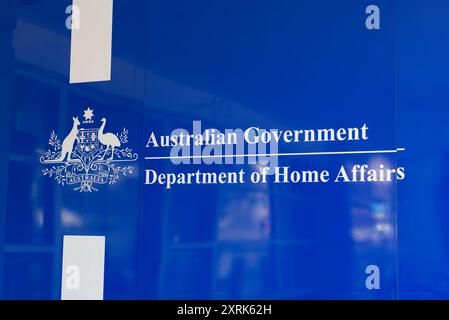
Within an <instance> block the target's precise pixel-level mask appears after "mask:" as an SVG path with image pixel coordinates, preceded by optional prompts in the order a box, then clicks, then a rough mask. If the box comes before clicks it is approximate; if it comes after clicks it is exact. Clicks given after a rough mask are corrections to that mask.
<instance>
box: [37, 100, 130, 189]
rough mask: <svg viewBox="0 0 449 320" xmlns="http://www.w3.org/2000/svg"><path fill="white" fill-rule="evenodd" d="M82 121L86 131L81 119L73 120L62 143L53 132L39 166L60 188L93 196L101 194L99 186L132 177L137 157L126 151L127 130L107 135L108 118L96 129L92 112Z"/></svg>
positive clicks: (85, 113)
mask: <svg viewBox="0 0 449 320" xmlns="http://www.w3.org/2000/svg"><path fill="white" fill-rule="evenodd" d="M83 117H84V121H83V126H84V127H83V128H81V127H80V126H81V122H80V121H79V119H78V117H73V118H72V120H73V126H72V129H71V131H70V133H69V134H68V135H67V136H66V137H65V139H64V140H63V141H62V143H61V141H60V139H59V138H58V136H57V134H56V133H55V131H52V132H51V134H50V139H49V142H48V144H49V148H48V150H47V151H46V152H45V154H44V155H43V156H42V157H41V158H40V162H41V163H42V164H44V165H46V168H44V169H43V170H42V173H43V174H44V175H46V176H49V177H53V178H54V179H55V180H56V181H57V182H58V183H59V184H61V185H72V186H74V190H75V191H79V192H92V191H98V189H97V186H99V185H106V184H109V185H112V184H115V183H116V182H117V181H118V180H119V179H120V176H127V175H129V174H132V173H133V172H134V167H133V166H131V165H129V162H133V161H136V160H137V159H138V155H137V153H134V152H133V151H132V149H130V148H128V147H124V145H126V144H127V143H128V130H126V128H123V130H122V132H121V133H117V134H114V133H110V132H105V131H106V123H107V122H106V119H105V118H102V119H101V126H100V127H99V128H97V127H96V126H95V125H94V121H93V119H92V118H93V117H94V114H93V110H92V109H90V108H87V110H85V111H84V115H83Z"/></svg>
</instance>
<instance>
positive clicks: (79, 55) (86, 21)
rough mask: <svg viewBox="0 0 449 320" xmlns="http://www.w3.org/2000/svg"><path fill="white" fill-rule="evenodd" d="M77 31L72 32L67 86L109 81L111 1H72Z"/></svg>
mask: <svg viewBox="0 0 449 320" xmlns="http://www.w3.org/2000/svg"><path fill="white" fill-rule="evenodd" d="M73 6H77V7H78V8H79V14H80V16H79V17H80V25H79V29H72V45H71V55H70V83H84V82H95V81H109V80H111V58H112V56H111V55H112V14H113V0H73Z"/></svg>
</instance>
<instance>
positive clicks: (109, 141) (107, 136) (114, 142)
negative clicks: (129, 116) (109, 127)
mask: <svg viewBox="0 0 449 320" xmlns="http://www.w3.org/2000/svg"><path fill="white" fill-rule="evenodd" d="M101 122H102V124H101V127H100V130H98V140H99V141H100V143H101V144H103V145H105V146H106V150H105V151H104V154H103V158H102V159H104V157H105V156H106V154H107V153H108V150H109V148H111V149H112V152H111V157H110V158H109V160H112V159H113V158H114V149H115V148H116V147H117V148H119V147H120V146H121V144H120V140H119V138H117V136H116V135H115V134H113V133H103V131H104V127H105V126H106V119H105V118H103V119H101Z"/></svg>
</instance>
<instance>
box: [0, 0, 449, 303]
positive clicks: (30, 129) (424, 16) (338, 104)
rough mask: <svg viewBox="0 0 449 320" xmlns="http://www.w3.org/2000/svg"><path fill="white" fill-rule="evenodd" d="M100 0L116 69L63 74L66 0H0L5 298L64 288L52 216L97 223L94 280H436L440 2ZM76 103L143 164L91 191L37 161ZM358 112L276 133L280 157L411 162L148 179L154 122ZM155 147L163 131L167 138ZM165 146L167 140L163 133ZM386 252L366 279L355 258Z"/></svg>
mask: <svg viewBox="0 0 449 320" xmlns="http://www.w3.org/2000/svg"><path fill="white" fill-rule="evenodd" d="M372 2H373V1H360V0H340V1H330V0H329V1H324V0H320V1H318V0H295V1H293V0H292V1H282V2H279V1H275V0H263V1H261V0H248V1H240V0H228V1H210V0H208V1H206V0H198V1H193V2H192V1H191V2H186V1H180V0H169V1H159V0H134V1H132V3H131V2H130V1H125V0H115V1H114V33H113V64H112V81H110V82H103V83H93V84H76V85H69V83H68V76H69V74H68V73H69V64H70V30H67V29H66V27H65V19H66V17H67V15H66V14H65V8H66V7H67V6H68V5H70V1H67V0H60V1H57V2H55V1H52V0H34V1H16V0H0V71H1V72H0V95H1V100H0V103H1V105H0V110H1V111H2V115H1V120H0V121H1V128H0V132H1V137H2V138H1V139H0V165H1V167H0V168H1V169H0V170H1V171H0V172H1V175H0V191H1V192H0V194H1V196H0V218H1V219H0V298H2V299H59V297H60V282H61V262H62V239H63V236H64V235H105V236H106V261H105V299H175V298H183V299H195V298H201V299H214V298H222V299H244V298H249V299H259V298H260V299H266V298H269V299H332V298H337V299H396V298H448V296H449V287H448V283H449V281H448V274H447V271H446V270H447V254H446V252H447V246H448V245H449V238H448V236H447V235H446V229H447V228H448V227H449V220H448V218H447V212H448V210H449V205H448V204H447V200H446V198H447V197H446V194H445V193H446V192H447V190H448V188H447V187H446V180H447V176H448V175H449V170H447V169H446V167H445V161H446V160H447V155H448V150H449V149H448V148H449V144H448V142H447V139H446V137H448V136H449V130H448V129H447V128H446V127H447V126H445V121H446V118H447V116H449V111H447V110H449V109H448V108H447V105H448V103H447V102H448V101H446V100H447V90H446V89H447V88H446V82H447V81H446V77H447V75H448V74H449V59H448V58H449V41H446V40H449V39H447V38H448V37H449V31H447V28H445V10H447V9H448V4H447V3H445V2H444V1H436V0H431V1H429V0H427V1H420V0H413V1H386V0H385V1H384V0H377V1H374V2H375V4H377V5H378V6H379V7H380V8H381V29H380V30H367V29H366V28H365V18H366V14H365V8H366V7H367V6H368V5H369V4H372ZM88 106H90V107H92V108H94V110H95V114H96V116H97V117H98V119H97V120H99V119H100V117H102V116H105V117H107V118H108V126H110V128H117V131H120V130H121V128H122V127H123V126H126V127H127V128H128V129H129V141H130V144H131V146H132V148H133V149H134V151H136V152H138V153H139V155H140V158H139V162H138V163H137V165H136V168H137V170H136V171H135V173H134V174H133V175H131V176H130V177H127V178H126V179H121V180H120V182H119V183H117V184H116V185H113V186H105V187H103V188H102V190H101V191H99V192H97V193H92V194H86V193H79V192H75V191H73V189H72V188H71V187H69V186H61V185H58V184H57V183H56V182H55V181H54V180H53V179H49V178H48V177H45V176H43V175H42V172H41V171H42V169H43V165H42V164H41V163H40V162H39V158H40V156H41V155H42V153H43V152H45V151H46V149H47V144H48V138H49V134H50V132H51V131H52V130H55V131H56V132H57V133H58V134H59V135H60V137H63V136H64V135H65V134H67V133H68V131H69V130H70V127H71V124H72V122H71V121H72V120H71V119H72V117H73V116H79V117H80V118H81V116H82V113H83V110H84V109H85V108H87V107H88ZM193 120H202V121H203V128H205V127H214V128H218V129H225V128H247V127H251V126H260V127H262V128H267V129H270V128H277V129H300V128H327V127H352V126H361V125H363V123H368V125H369V126H370V130H371V131H370V139H369V140H368V141H366V142H360V141H359V142H357V141H354V142H348V143H346V144H344V145H336V144H335V143H334V144H333V143H324V142H323V143H319V144H316V145H310V146H303V145H295V146H293V145H281V146H280V149H282V151H283V152H305V151H341V150H342V149H344V150H360V149H368V150H375V149H390V148H396V147H406V149H407V151H406V152H405V153H401V154H400V155H396V154H390V155H352V156H323V157H310V158H309V157H304V158H282V159H280V160H279V162H280V164H281V165H282V166H291V167H292V168H294V169H298V170H299V169H310V168H313V169H329V170H333V171H335V170H337V169H338V168H339V167H340V165H342V164H344V165H347V166H350V165H352V164H355V163H368V164H371V165H376V164H378V163H386V164H390V165H391V166H396V165H401V166H402V165H403V166H405V167H406V173H407V178H406V180H404V181H400V182H397V183H396V182H395V183H372V184H328V185H326V184H323V185H300V184H298V185H292V184H286V185H279V184H267V185H252V184H244V185H239V186H235V185H228V186H224V185H222V186H206V185H198V186H176V187H175V188H173V189H172V190H166V189H164V188H163V186H157V185H152V186H145V185H144V183H143V182H144V174H143V173H144V169H148V168H152V169H156V170H161V171H162V170H163V171H169V172H170V171H173V172H182V171H196V170H198V169H200V170H205V171H219V170H223V168H225V169H229V170H231V169H240V168H241V167H245V168H246V169H247V170H253V169H252V168H251V167H250V166H241V165H233V166H232V165H231V166H224V165H222V166H217V165H216V166H207V165H186V166H175V165H173V164H171V163H170V162H168V161H152V162H149V161H145V160H144V159H143V158H144V156H148V155H156V153H155V151H154V150H146V149H145V148H144V146H145V144H146V142H147V139H148V135H149V133H150V132H155V133H156V134H157V135H162V134H169V133H170V132H171V131H172V130H173V129H175V128H186V129H188V130H191V127H192V121H193ZM165 151H166V150H165ZM160 155H166V154H164V150H160ZM370 264H375V265H378V266H379V267H380V270H381V288H380V290H372V291H370V290H367V289H366V288H365V279H366V276H367V275H366V274H365V268H366V266H367V265H370Z"/></svg>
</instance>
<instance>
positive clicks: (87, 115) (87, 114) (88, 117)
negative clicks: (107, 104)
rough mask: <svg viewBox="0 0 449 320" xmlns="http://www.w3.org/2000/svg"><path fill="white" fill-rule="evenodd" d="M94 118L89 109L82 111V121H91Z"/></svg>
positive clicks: (92, 112)
mask: <svg viewBox="0 0 449 320" xmlns="http://www.w3.org/2000/svg"><path fill="white" fill-rule="evenodd" d="M93 116H94V111H93V110H92V109H91V108H87V110H84V115H83V117H84V120H86V121H87V120H92V117H93Z"/></svg>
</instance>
